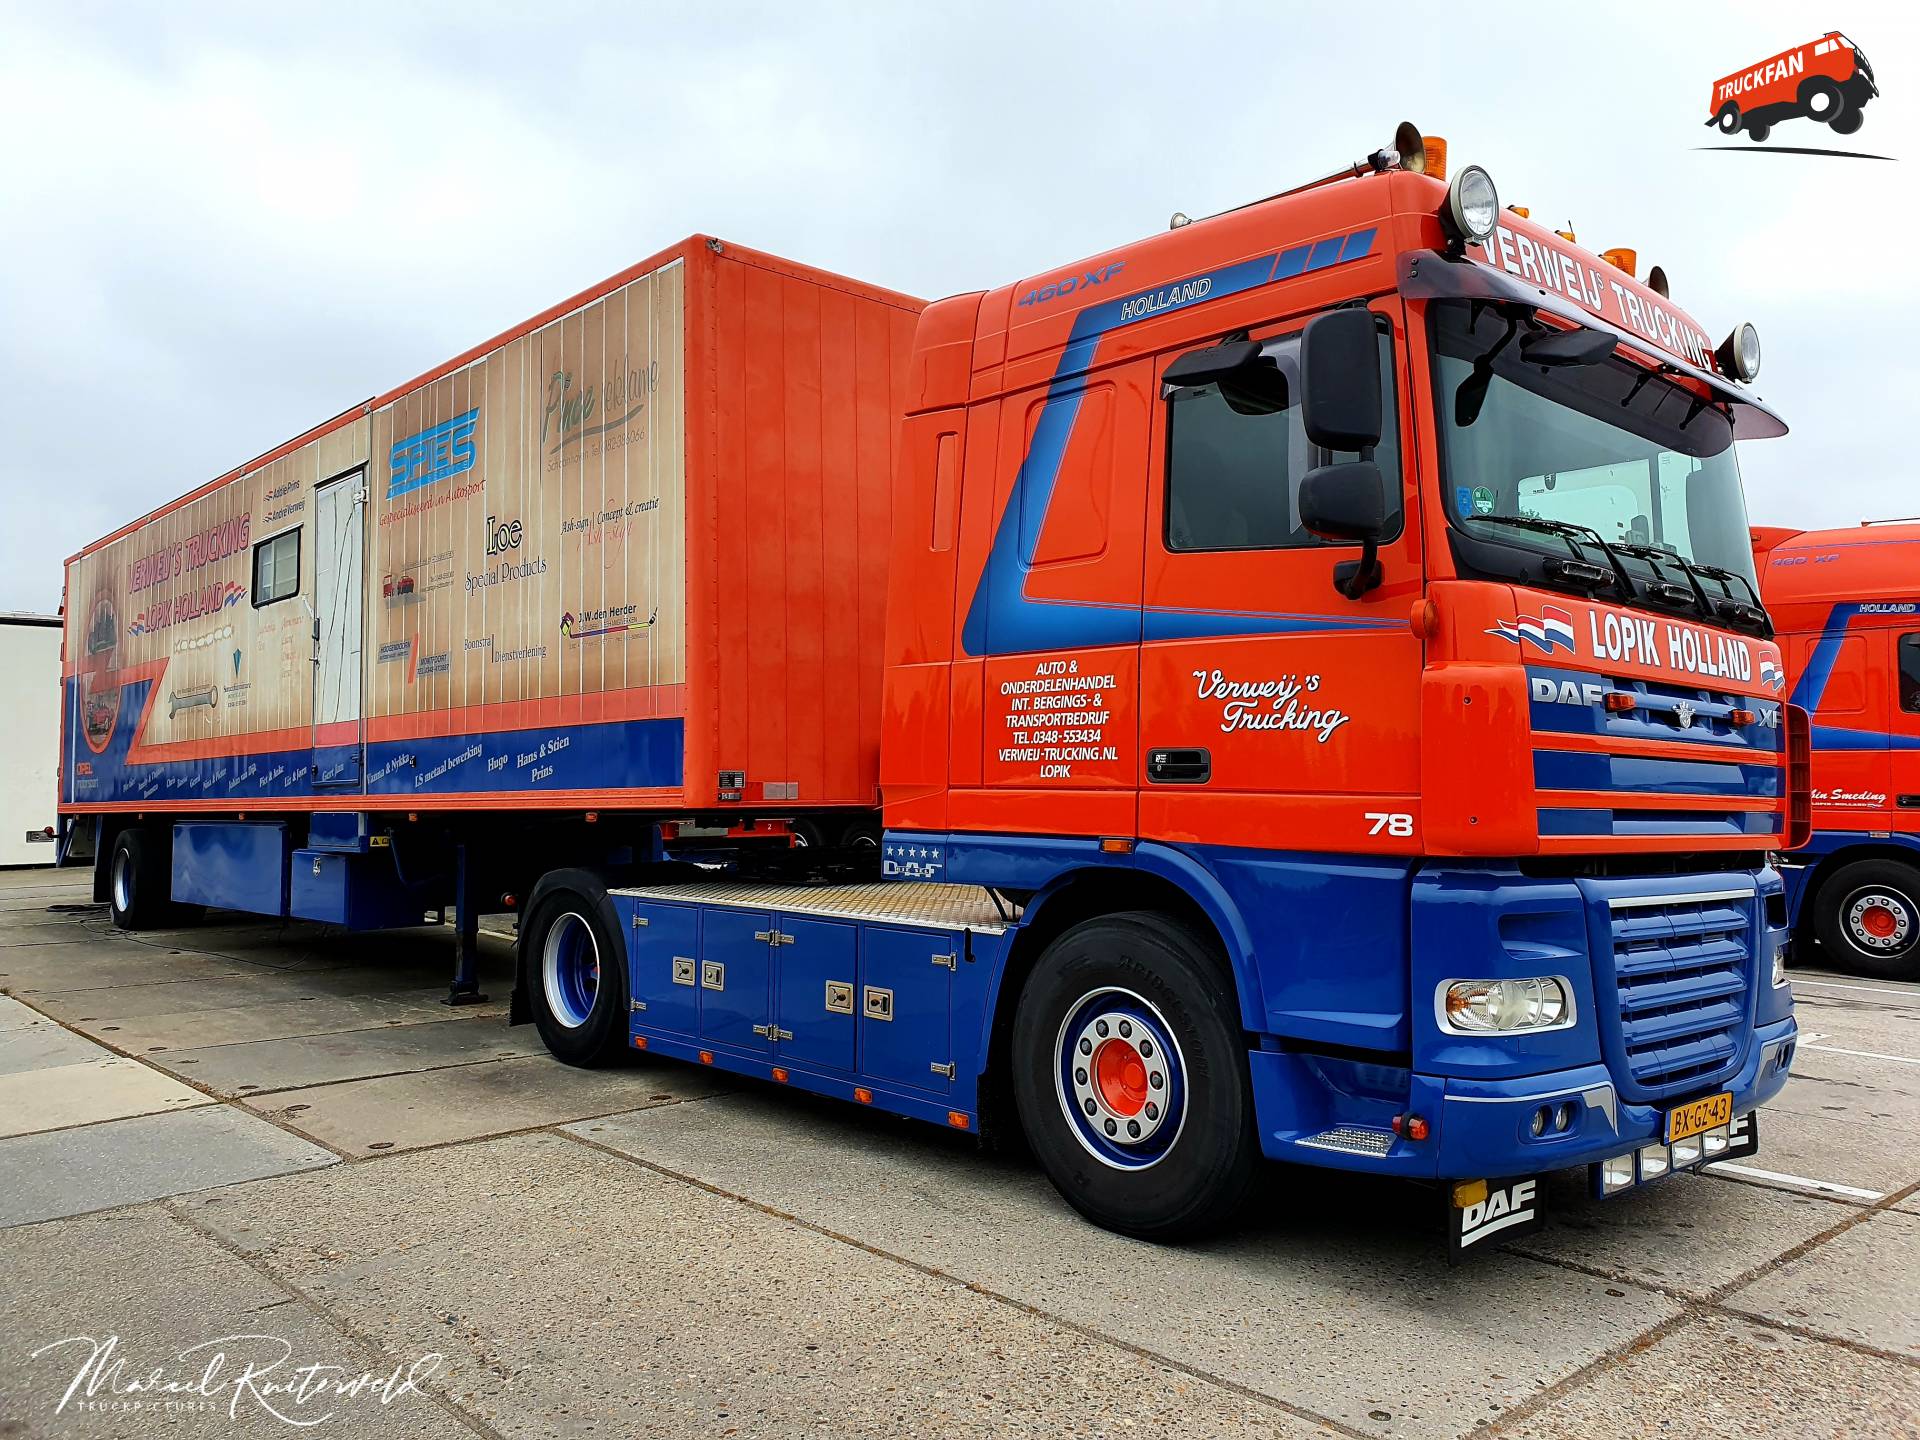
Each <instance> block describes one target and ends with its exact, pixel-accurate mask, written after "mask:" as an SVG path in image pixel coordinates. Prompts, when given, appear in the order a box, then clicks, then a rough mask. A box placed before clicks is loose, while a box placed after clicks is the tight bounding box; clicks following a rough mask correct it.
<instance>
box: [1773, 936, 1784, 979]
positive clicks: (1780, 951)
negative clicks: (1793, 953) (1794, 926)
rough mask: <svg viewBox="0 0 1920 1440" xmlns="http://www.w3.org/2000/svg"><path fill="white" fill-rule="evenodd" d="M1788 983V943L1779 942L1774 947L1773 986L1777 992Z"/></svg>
mask: <svg viewBox="0 0 1920 1440" xmlns="http://www.w3.org/2000/svg"><path fill="white" fill-rule="evenodd" d="M1786 983H1787V942H1786V941H1784V940H1782V941H1779V942H1778V943H1777V944H1775V945H1774V947H1773V984H1774V988H1775V989H1776V990H1777V989H1779V988H1780V986H1782V985H1784V984H1786Z"/></svg>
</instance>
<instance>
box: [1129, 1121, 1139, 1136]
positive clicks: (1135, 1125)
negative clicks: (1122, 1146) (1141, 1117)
mask: <svg viewBox="0 0 1920 1440" xmlns="http://www.w3.org/2000/svg"><path fill="white" fill-rule="evenodd" d="M1127 1134H1128V1135H1129V1136H1130V1137H1131V1138H1133V1139H1135V1140H1138V1139H1139V1138H1140V1122H1139V1121H1138V1120H1129V1121H1127Z"/></svg>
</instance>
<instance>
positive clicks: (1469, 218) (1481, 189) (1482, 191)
mask: <svg viewBox="0 0 1920 1440" xmlns="http://www.w3.org/2000/svg"><path fill="white" fill-rule="evenodd" d="M1499 218H1500V196H1499V194H1498V193H1497V192H1496V191H1495V190H1494V188H1493V177H1492V176H1491V175H1489V174H1487V172H1486V171H1484V170H1482V169H1481V168H1480V167H1479V166H1478V165H1469V166H1467V168H1466V169H1464V170H1462V171H1461V172H1460V173H1459V174H1457V175H1455V176H1454V177H1453V179H1452V181H1451V182H1450V183H1449V184H1448V185H1447V221H1448V223H1449V224H1450V225H1451V226H1452V227H1453V233H1454V234H1456V235H1458V236H1459V237H1460V238H1461V239H1462V240H1471V241H1473V242H1474V244H1476V245H1477V244H1479V243H1480V242H1481V241H1483V240H1485V239H1486V238H1487V237H1488V236H1489V235H1491V234H1493V223H1494V221H1495V220H1497V219H1499ZM1754 343H1755V345H1756V346H1757V345H1758V344H1759V341H1758V339H1757V338H1756V340H1755V341H1754Z"/></svg>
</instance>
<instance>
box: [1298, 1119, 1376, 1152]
mask: <svg viewBox="0 0 1920 1440" xmlns="http://www.w3.org/2000/svg"><path fill="white" fill-rule="evenodd" d="M1299 1143H1300V1144H1302V1145H1305V1146H1307V1147H1309V1148H1310V1149H1314V1150H1339V1151H1342V1152H1344V1153H1346V1154H1348V1155H1384V1154H1386V1153H1387V1152H1388V1151H1389V1150H1391V1149H1393V1132H1392V1131H1391V1130H1362V1129H1361V1128H1360V1127H1359V1126H1357V1125H1336V1126H1335V1127H1334V1128H1333V1129H1331V1130H1322V1131H1321V1132H1320V1133H1319V1134H1318V1135H1309V1136H1308V1137H1307V1138H1306V1139H1304V1140H1302V1141H1300V1142H1299Z"/></svg>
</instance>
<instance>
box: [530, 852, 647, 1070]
mask: <svg viewBox="0 0 1920 1440" xmlns="http://www.w3.org/2000/svg"><path fill="white" fill-rule="evenodd" d="M620 938H621V937H620V926H619V922H618V921H617V919H616V918H615V916H614V912H613V902H612V901H611V900H609V899H608V898H607V893H606V891H605V890H604V889H603V888H601V887H600V886H599V885H597V884H594V883H592V881H591V880H588V881H586V883H580V884H576V885H560V886H554V887H553V888H551V889H548V890H547V891H546V892H545V893H544V894H542V895H541V896H540V898H539V900H538V902H537V903H536V904H535V906H534V909H533V913H532V914H531V915H530V916H528V918H527V924H526V926H525V929H524V931H523V938H522V942H521V943H522V945H523V946H524V954H525V960H524V962H523V963H524V965H525V967H526V968H525V975H526V991H525V993H526V996H527V999H528V1001H529V1002H530V1004H531V1007H532V1011H533V1023H534V1025H535V1027H536V1028H537V1029H538V1030H539V1031H540V1038H541V1040H542V1041H544V1042H545V1043H546V1047H547V1049H548V1050H550V1051H551V1052H552V1053H553V1057H554V1058H555V1059H556V1060H560V1061H564V1062H565V1063H566V1064H568V1065H580V1066H588V1067H591V1066H598V1065H605V1064H607V1063H608V1062H610V1061H611V1060H612V1059H613V1058H614V1057H615V1056H616V1055H619V1054H620V1053H622V1052H623V1051H624V1050H625V1049H626V1044H627V978H626V951H625V949H624V948H623V947H622V946H621V943H620Z"/></svg>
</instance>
